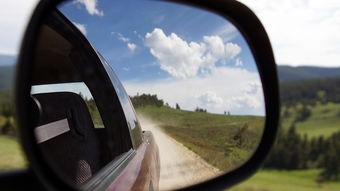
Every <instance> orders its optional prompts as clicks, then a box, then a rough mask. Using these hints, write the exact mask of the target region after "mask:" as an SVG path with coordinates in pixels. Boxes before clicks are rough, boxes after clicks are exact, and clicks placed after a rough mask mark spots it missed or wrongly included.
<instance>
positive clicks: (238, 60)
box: [235, 58, 243, 66]
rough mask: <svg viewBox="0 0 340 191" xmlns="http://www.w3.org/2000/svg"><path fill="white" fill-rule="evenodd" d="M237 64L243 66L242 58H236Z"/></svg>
mask: <svg viewBox="0 0 340 191" xmlns="http://www.w3.org/2000/svg"><path fill="white" fill-rule="evenodd" d="M235 66H243V62H242V60H241V59H240V58H236V60H235Z"/></svg>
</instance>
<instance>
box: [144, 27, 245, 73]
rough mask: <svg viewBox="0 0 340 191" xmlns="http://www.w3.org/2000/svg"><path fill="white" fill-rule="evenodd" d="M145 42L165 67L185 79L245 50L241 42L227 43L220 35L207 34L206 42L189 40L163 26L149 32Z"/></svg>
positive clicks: (204, 40) (161, 66) (208, 70)
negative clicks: (166, 32)
mask: <svg viewBox="0 0 340 191" xmlns="http://www.w3.org/2000/svg"><path fill="white" fill-rule="evenodd" d="M145 45H146V46H147V47H149V48H150V53H151V54H152V55H153V56H154V57H155V58H156V59H157V60H158V62H159V64H160V68H161V69H162V70H164V71H166V72H168V73H169V74H170V75H172V76H174V77H176V78H182V79H185V78H188V77H194V76H196V75H198V74H199V73H207V72H210V71H211V70H212V69H213V68H214V67H215V64H216V62H218V61H221V62H225V60H230V59H234V57H235V56H237V55H238V54H239V53H240V52H241V48H240V46H238V45H237V44H234V43H230V42H229V43H227V44H224V43H223V40H222V39H221V37H219V36H204V37H203V41H202V42H194V41H192V42H187V41H185V40H183V39H182V38H180V37H179V36H178V35H177V34H175V33H171V34H170V35H169V36H167V35H166V34H165V33H164V32H163V30H162V29H159V28H155V29H154V30H153V31H152V32H150V33H147V34H146V35H145Z"/></svg>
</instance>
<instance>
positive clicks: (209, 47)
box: [60, 0, 264, 115]
mask: <svg viewBox="0 0 340 191" xmlns="http://www.w3.org/2000/svg"><path fill="white" fill-rule="evenodd" d="M136 7H138V9H136ZM60 10H61V11H62V12H63V13H64V14H65V15H66V16H67V17H68V18H69V19H70V20H71V21H72V22H73V23H74V24H75V25H76V26H77V27H78V28H79V29H80V30H81V31H82V32H83V34H85V36H86V37H87V38H88V39H89V41H90V42H91V43H92V45H93V46H94V47H95V48H96V49H97V50H98V51H99V52H100V53H101V54H102V55H103V56H104V57H105V59H106V60H107V61H108V63H110V64H111V66H112V67H113V68H114V69H115V71H116V73H117V75H118V76H119V77H120V79H121V80H122V82H123V84H124V86H125V88H126V89H127V92H128V93H129V94H130V95H136V94H137V93H152V94H157V95H158V96H159V97H160V98H161V99H164V100H165V101H166V102H168V103H169V104H170V105H171V106H174V105H175V104H176V103H179V105H180V106H181V107H182V108H183V109H187V110H193V109H195V107H202V108H206V109H207V110H208V111H210V112H214V113H223V112H224V111H229V112H231V113H232V114H254V115H263V114H264V105H263V95H262V88H261V83H260V80H259V76H258V74H257V69H256V65H255V63H254V60H253V57H252V54H251V52H250V50H249V47H248V46H247V43H246V42H245V40H244V39H243V37H242V35H241V34H240V33H239V32H238V30H237V29H236V28H235V27H234V26H233V25H232V24H231V23H229V22H228V21H227V20H225V19H224V18H221V17H219V16H217V15H214V14H212V13H209V12H206V11H202V10H198V9H193V8H188V7H186V6H180V5H176V4H172V3H165V2H157V1H132V0H128V1H124V3H121V2H117V1H108V0H104V1H99V2H97V1H92V4H91V3H88V2H87V3H86V2H85V1H74V2H72V3H67V4H63V5H62V6H61V7H60Z"/></svg>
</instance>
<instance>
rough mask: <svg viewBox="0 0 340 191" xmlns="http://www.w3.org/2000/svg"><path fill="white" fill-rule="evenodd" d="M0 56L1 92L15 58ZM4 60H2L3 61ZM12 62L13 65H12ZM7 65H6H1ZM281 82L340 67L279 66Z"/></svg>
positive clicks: (337, 71) (339, 73) (336, 73)
mask: <svg viewBox="0 0 340 191" xmlns="http://www.w3.org/2000/svg"><path fill="white" fill-rule="evenodd" d="M5 57H6V56H1V55H0V90H3V89H7V88H10V87H11V86H12V83H13V80H12V79H13V77H14V64H13V63H14V61H15V59H14V57H11V58H10V57H7V58H6V59H4V58H5ZM1 59H2V60H1ZM10 62H12V64H10ZM1 63H6V64H1ZM278 72H279V79H280V82H285V81H298V80H308V79H318V78H335V77H339V78H340V67H337V68H322V67H310V66H301V67H291V66H278Z"/></svg>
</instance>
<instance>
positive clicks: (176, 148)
mask: <svg viewBox="0 0 340 191" xmlns="http://www.w3.org/2000/svg"><path fill="white" fill-rule="evenodd" d="M139 121H140V123H141V126H142V129H143V130H147V131H151V132H152V133H153V135H154V137H155V140H156V143H157V145H158V148H159V155H160V162H161V172H160V182H159V189H160V190H172V189H176V188H181V187H185V186H189V185H193V184H195V183H198V182H202V181H204V180H207V179H210V178H212V177H215V176H217V175H218V174H220V173H221V171H219V170H218V169H217V168H215V167H213V166H211V165H210V164H208V163H207V162H206V161H204V160H203V159H202V158H201V157H200V156H198V155H197V154H195V153H194V152H192V151H191V150H189V149H188V148H186V147H185V146H183V145H182V144H181V143H179V142H177V141H176V140H174V139H173V138H171V137H170V136H168V135H167V134H165V133H164V132H163V131H162V130H161V129H160V128H159V127H158V125H157V124H156V123H154V122H153V121H152V120H150V119H148V118H146V117H144V116H139Z"/></svg>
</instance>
